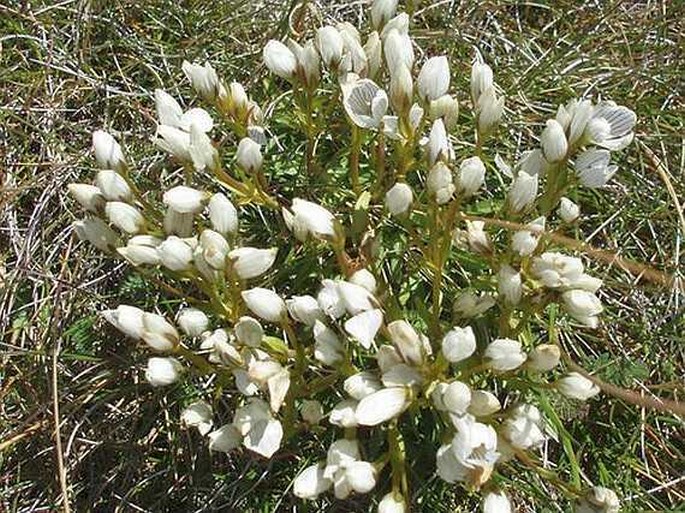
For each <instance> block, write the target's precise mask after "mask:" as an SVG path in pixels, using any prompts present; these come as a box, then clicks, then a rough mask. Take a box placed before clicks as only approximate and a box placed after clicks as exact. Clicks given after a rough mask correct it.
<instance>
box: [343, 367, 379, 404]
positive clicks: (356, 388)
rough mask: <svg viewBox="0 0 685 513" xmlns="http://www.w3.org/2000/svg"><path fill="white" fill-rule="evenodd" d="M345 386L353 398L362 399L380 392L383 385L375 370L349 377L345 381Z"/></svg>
mask: <svg viewBox="0 0 685 513" xmlns="http://www.w3.org/2000/svg"><path fill="white" fill-rule="evenodd" d="M343 388H344V389H345V392H347V394H348V395H349V396H350V397H351V398H352V399H356V400H357V401H361V400H362V399H364V398H365V397H366V396H367V395H371V394H373V393H374V392H378V391H379V390H380V389H381V388H383V386H382V385H381V382H380V381H379V379H378V377H377V376H376V375H375V374H374V373H373V372H371V371H364V372H359V373H357V374H354V375H352V376H350V377H349V378H347V379H346V380H345V381H344V383H343Z"/></svg>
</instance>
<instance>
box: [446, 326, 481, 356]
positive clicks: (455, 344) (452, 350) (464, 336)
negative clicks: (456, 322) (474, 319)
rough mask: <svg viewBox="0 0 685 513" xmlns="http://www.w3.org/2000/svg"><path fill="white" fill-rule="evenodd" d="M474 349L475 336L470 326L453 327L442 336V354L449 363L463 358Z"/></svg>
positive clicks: (469, 354)
mask: <svg viewBox="0 0 685 513" xmlns="http://www.w3.org/2000/svg"><path fill="white" fill-rule="evenodd" d="M475 351H476V336H475V335H474V333H473V329H472V328H471V326H467V327H465V328H459V327H454V328H452V329H451V330H450V331H448V332H447V333H446V334H445V336H444V337H443V338H442V354H443V356H444V357H445V359H446V360H447V361H448V362H450V363H457V362H460V361H462V360H465V359H466V358H468V357H469V356H471V355H472V354H473V353H474V352H475Z"/></svg>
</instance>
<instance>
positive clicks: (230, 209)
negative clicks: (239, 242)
mask: <svg viewBox="0 0 685 513" xmlns="http://www.w3.org/2000/svg"><path fill="white" fill-rule="evenodd" d="M208 209H209V221H210V222H211V223H212V227H213V228H214V229H215V230H216V231H217V232H219V233H220V234H221V235H223V236H224V237H227V236H229V235H235V234H236V233H237V231H238V211H237V210H236V208H235V207H234V206H233V203H231V200H229V199H228V198H227V197H226V196H225V195H224V194H222V193H220V192H217V193H216V194H214V195H213V196H212V197H211V198H210V200H209V205H208Z"/></svg>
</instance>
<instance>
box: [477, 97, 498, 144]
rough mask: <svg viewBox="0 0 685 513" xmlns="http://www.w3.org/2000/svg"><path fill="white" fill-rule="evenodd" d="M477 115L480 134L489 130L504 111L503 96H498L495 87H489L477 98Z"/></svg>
mask: <svg viewBox="0 0 685 513" xmlns="http://www.w3.org/2000/svg"><path fill="white" fill-rule="evenodd" d="M476 113H477V115H478V131H479V132H480V133H481V134H487V133H489V132H491V131H492V130H493V129H494V128H495V127H496V126H497V124H498V123H499V122H500V119H502V114H503V113H504V97H498V96H497V93H496V92H495V88H494V86H493V87H489V88H487V89H486V90H485V92H484V93H483V94H481V95H480V97H479V98H478V103H477V104H476Z"/></svg>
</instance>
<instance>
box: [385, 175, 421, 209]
mask: <svg viewBox="0 0 685 513" xmlns="http://www.w3.org/2000/svg"><path fill="white" fill-rule="evenodd" d="M413 201H414V193H413V192H412V190H411V187H409V186H408V185H407V184H406V183H403V182H397V183H396V184H395V185H393V186H392V187H391V188H390V189H389V190H388V192H386V193H385V206H386V207H387V209H388V212H390V214H392V215H394V216H399V215H402V214H404V213H406V212H408V211H409V209H410V208H411V204H412V202H413Z"/></svg>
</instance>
